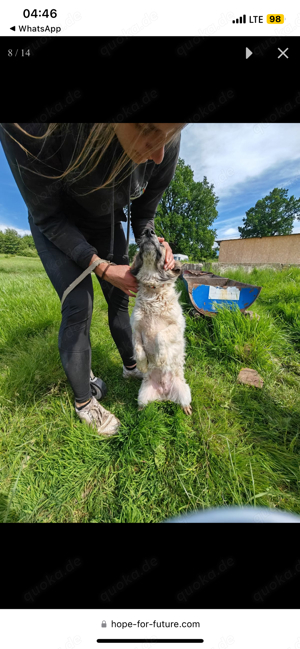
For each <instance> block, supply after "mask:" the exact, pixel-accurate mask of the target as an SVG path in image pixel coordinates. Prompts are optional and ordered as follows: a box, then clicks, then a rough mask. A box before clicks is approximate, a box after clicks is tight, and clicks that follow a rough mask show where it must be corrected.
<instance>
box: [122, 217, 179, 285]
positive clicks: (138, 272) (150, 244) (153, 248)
mask: <svg viewBox="0 0 300 649" xmlns="http://www.w3.org/2000/svg"><path fill="white" fill-rule="evenodd" d="M139 246H140V249H139V252H138V253H137V254H136V256H135V258H134V260H133V263H132V265H131V272H132V274H133V275H134V276H135V277H136V279H137V280H138V281H139V282H141V284H144V286H149V287H151V288H153V287H155V288H159V287H160V286H162V285H163V284H165V283H166V282H170V283H172V282H175V281H176V279H177V277H178V276H179V275H180V271H181V264H180V263H179V262H178V261H176V262H175V266H174V268H172V270H171V269H169V270H165V269H164V263H165V256H166V249H165V246H163V244H162V243H160V242H159V241H158V238H157V236H156V234H155V232H154V230H152V229H151V228H149V227H148V228H146V229H145V230H144V232H143V234H142V236H141V238H140V241H139Z"/></svg>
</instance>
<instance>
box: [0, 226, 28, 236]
mask: <svg viewBox="0 0 300 649" xmlns="http://www.w3.org/2000/svg"><path fill="white" fill-rule="evenodd" d="M7 228H9V229H12V230H16V231H17V233H18V234H20V235H21V237H23V236H24V235H25V234H31V231H30V230H22V228H16V227H15V226H14V225H3V223H0V230H2V232H5V230H6V229H7Z"/></svg>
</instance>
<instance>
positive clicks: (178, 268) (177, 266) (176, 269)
mask: <svg viewBox="0 0 300 649" xmlns="http://www.w3.org/2000/svg"><path fill="white" fill-rule="evenodd" d="M172 273H174V274H175V275H177V276H179V275H180V273H181V263H180V262H179V261H175V266H174V268H172Z"/></svg>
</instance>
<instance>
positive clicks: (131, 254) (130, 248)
mask: <svg viewBox="0 0 300 649" xmlns="http://www.w3.org/2000/svg"><path fill="white" fill-rule="evenodd" d="M137 251H138V246H137V245H136V243H130V244H129V246H128V257H129V263H130V264H131V263H132V262H133V257H134V255H135V253H136V252H137Z"/></svg>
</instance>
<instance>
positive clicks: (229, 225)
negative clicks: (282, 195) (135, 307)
mask: <svg viewBox="0 0 300 649" xmlns="http://www.w3.org/2000/svg"><path fill="white" fill-rule="evenodd" d="M180 157H181V158H183V159H184V161H185V163H186V164H188V165H190V167H191V168H192V170H193V172H194V180H196V181H201V180H203V176H206V177H207V180H208V182H209V184H213V185H214V192H215V193H216V195H217V196H218V198H219V199H220V201H219V203H218V205H217V209H218V217H217V219H216V220H215V221H214V223H213V225H212V227H213V228H214V229H216V230H217V237H216V238H217V240H218V239H235V238H239V232H238V229H237V228H238V226H241V225H243V222H242V219H243V217H245V212H246V210H248V209H249V208H250V207H254V205H255V203H256V201H258V200H259V199H260V198H263V197H264V196H266V195H267V194H269V193H270V191H271V190H272V189H274V187H283V188H285V189H288V190H289V192H288V197H290V196H291V195H294V196H295V198H299V196H300V124H268V123H265V124H264V123H259V124H255V123H254V124H249V123H248V124H189V125H188V126H187V127H186V128H185V129H184V130H183V132H182V137H181V148H180ZM123 225H124V226H125V227H126V224H123ZM7 227H9V228H15V229H16V230H17V231H18V232H19V234H22V235H23V234H30V230H29V226H28V221H27V208H26V205H25V203H24V201H23V198H22V196H21V194H20V192H19V190H18V188H17V185H16V183H15V181H14V178H13V175H12V173H11V171H10V168H9V166H8V163H7V160H6V158H5V155H4V152H3V149H2V147H1V146H0V230H2V231H5V228H7ZM293 232H294V233H296V232H300V221H298V220H295V221H294V228H293ZM130 241H132V242H133V241H134V238H133V234H132V232H131V238H130Z"/></svg>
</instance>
